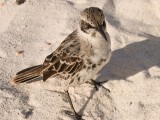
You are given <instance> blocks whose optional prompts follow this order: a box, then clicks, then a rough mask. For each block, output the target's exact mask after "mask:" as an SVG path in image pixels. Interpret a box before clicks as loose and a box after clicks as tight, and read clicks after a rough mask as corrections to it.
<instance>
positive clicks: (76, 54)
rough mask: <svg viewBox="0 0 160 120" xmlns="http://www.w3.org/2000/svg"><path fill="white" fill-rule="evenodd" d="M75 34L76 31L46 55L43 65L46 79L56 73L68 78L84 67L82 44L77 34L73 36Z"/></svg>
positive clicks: (44, 78)
mask: <svg viewBox="0 0 160 120" xmlns="http://www.w3.org/2000/svg"><path fill="white" fill-rule="evenodd" d="M73 35H75V34H74V32H73V33H72V34H71V35H70V36H69V37H67V38H66V39H65V40H64V41H63V42H62V43H61V44H60V46H59V47H58V48H57V49H56V50H55V51H54V52H53V53H51V54H50V55H48V56H47V57H46V59H45V61H44V63H43V67H42V74H43V80H44V81H46V80H47V79H48V78H49V77H51V76H55V75H60V76H61V77H63V78H65V79H67V78H68V77H69V76H71V75H74V74H75V73H77V72H78V71H80V70H81V69H82V68H83V66H84V62H83V59H82V58H81V57H80V44H79V42H78V40H76V36H74V37H73ZM64 74H65V76H64Z"/></svg>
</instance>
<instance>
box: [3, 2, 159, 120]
mask: <svg viewBox="0 0 160 120" xmlns="http://www.w3.org/2000/svg"><path fill="white" fill-rule="evenodd" d="M90 6H96V7H99V8H101V9H102V10H103V11H104V14H105V16H106V21H107V31H108V33H109V34H110V36H111V40H112V58H111V60H110V62H109V63H108V64H107V65H106V66H105V67H104V68H103V69H102V70H101V71H100V72H99V74H101V76H100V77H99V78H98V79H97V81H101V80H102V81H103V80H106V81H108V82H106V83H104V86H105V87H107V88H109V89H110V90H111V92H110V93H109V92H107V91H106V90H105V89H103V88H99V91H95V89H94V87H93V86H91V85H89V84H83V85H81V86H79V87H75V88H70V94H71V97H72V100H73V104H74V106H75V108H76V111H77V112H78V113H79V114H82V115H83V118H84V119H86V120H160V68H159V67H160V22H159V21H160V13H159V11H160V7H159V6H160V1H159V0H139V1H136V0H135V1H133V0H132V1H131V0H106V1H105V0H26V2H25V3H24V4H21V5H17V4H15V1H14V0H0V26H1V27H0V76H1V77H0V120H25V119H28V120H73V119H75V118H74V117H72V116H69V115H66V114H65V113H64V110H68V111H71V109H70V106H69V103H68V100H67V96H66V95H65V94H64V93H63V89H62V87H61V81H59V80H58V79H50V80H48V81H47V82H42V81H40V82H35V83H32V84H22V85H18V86H13V85H11V84H10V80H11V79H12V78H13V77H14V76H15V74H16V72H18V71H19V70H21V69H24V68H26V67H30V66H33V65H38V64H40V63H42V62H43V61H44V58H45V57H46V56H47V55H48V54H50V53H51V52H52V51H54V50H55V49H56V48H57V47H58V45H59V44H60V43H61V42H62V41H63V40H64V38H65V37H66V36H67V35H68V34H69V33H71V32H72V31H73V30H75V29H76V27H77V24H78V19H79V13H80V11H82V10H83V9H85V8H86V7H90ZM19 51H23V52H19Z"/></svg>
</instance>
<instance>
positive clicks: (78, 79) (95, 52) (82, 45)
mask: <svg viewBox="0 0 160 120" xmlns="http://www.w3.org/2000/svg"><path fill="white" fill-rule="evenodd" d="M110 58H111V39H110V36H109V34H108V32H107V30H106V21H105V16H104V13H103V11H102V10H101V9H100V8H98V7H88V8H85V9H84V10H83V11H81V12H80V16H79V24H78V26H77V29H76V30H74V31H73V32H72V33H71V34H69V35H68V36H67V37H66V38H65V39H64V40H63V41H62V43H61V44H60V45H59V46H58V48H57V49H56V50H55V51H53V52H52V53H51V54H49V55H48V56H47V57H46V58H45V60H44V62H43V64H40V65H36V66H33V67H29V68H26V69H24V70H21V71H19V72H18V73H17V74H16V76H15V77H14V78H13V79H12V80H11V83H12V84H20V83H25V82H32V81H34V80H35V79H38V78H40V77H41V78H42V80H43V81H44V82H45V81H46V80H47V79H49V78H53V77H57V76H58V77H60V78H61V79H60V80H63V81H64V83H65V87H64V92H65V93H66V94H67V96H68V100H69V103H70V106H71V109H72V110H73V113H74V115H75V117H76V118H77V119H80V118H82V116H81V115H79V114H78V113H77V112H76V111H75V108H74V106H73V104H72V100H71V97H70V94H69V91H68V89H69V87H71V86H73V87H76V86H79V85H81V84H83V83H88V82H89V83H91V84H92V85H95V88H96V89H98V88H97V86H102V84H101V83H100V82H97V81H95V80H94V77H95V76H96V75H97V74H98V72H99V71H100V70H101V69H102V67H103V66H104V65H106V64H107V63H108V62H109V61H110ZM108 90H109V89H108Z"/></svg>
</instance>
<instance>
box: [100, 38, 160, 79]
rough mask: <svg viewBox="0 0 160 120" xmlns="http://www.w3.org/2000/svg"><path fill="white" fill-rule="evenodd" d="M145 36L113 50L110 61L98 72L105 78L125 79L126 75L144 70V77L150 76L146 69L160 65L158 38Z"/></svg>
mask: <svg viewBox="0 0 160 120" xmlns="http://www.w3.org/2000/svg"><path fill="white" fill-rule="evenodd" d="M146 36H147V39H145V40H144V41H141V42H135V43H131V44H129V45H127V46H125V47H124V48H121V49H117V50H115V51H113V52H112V57H111V60H110V62H109V63H108V64H107V65H106V66H104V67H103V68H102V70H101V71H100V74H101V75H102V76H104V77H106V78H107V80H127V78H128V77H130V76H133V75H135V74H137V73H139V72H141V71H144V75H145V77H150V73H149V71H148V69H149V68H151V67H153V66H157V67H160V38H159V37H155V36H152V35H146ZM158 77H159V76H158Z"/></svg>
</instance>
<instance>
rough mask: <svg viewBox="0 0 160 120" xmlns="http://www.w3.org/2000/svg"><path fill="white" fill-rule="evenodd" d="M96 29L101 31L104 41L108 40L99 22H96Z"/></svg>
mask: <svg viewBox="0 0 160 120" xmlns="http://www.w3.org/2000/svg"><path fill="white" fill-rule="evenodd" d="M97 24H98V23H97ZM97 30H98V31H99V32H100V33H101V35H102V36H103V38H104V39H105V40H106V41H108V40H107V36H106V34H105V32H104V31H103V30H102V28H101V26H100V25H99V24H98V29H97Z"/></svg>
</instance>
